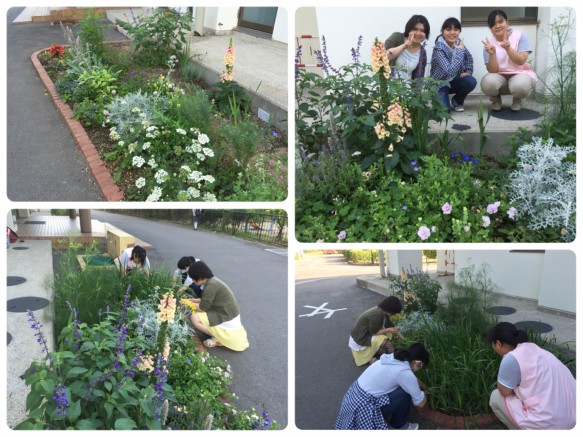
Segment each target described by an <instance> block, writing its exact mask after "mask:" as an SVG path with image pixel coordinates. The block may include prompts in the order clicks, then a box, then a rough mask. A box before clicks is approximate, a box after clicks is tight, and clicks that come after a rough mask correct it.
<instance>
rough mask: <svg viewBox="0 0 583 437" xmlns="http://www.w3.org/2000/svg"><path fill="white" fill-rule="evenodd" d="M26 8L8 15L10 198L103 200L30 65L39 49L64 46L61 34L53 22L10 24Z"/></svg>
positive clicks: (117, 35) (112, 35) (110, 32)
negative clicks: (57, 45)
mask: <svg viewBox="0 0 583 437" xmlns="http://www.w3.org/2000/svg"><path fill="white" fill-rule="evenodd" d="M22 9H24V8H10V9H9V10H8V12H7V14H6V26H7V45H6V47H7V52H6V61H7V63H6V65H7V67H6V78H7V84H8V86H7V91H6V92H7V94H6V97H7V99H6V100H7V111H6V113H7V116H6V117H7V118H6V122H7V142H6V149H7V194H8V198H9V199H10V200H12V201H29V202H31V201H61V200H65V201H101V200H103V199H102V196H101V192H100V190H99V188H98V187H97V186H96V185H95V184H94V182H93V178H92V176H91V175H90V173H89V172H88V169H87V164H86V162H85V159H84V158H83V156H82V155H81V153H80V152H79V150H78V149H77V145H76V144H75V142H74V141H73V138H72V137H71V134H70V133H69V131H68V129H67V126H66V124H65V123H64V121H63V119H62V118H61V116H60V115H59V113H58V111H57V109H56V108H55V105H54V104H53V102H52V100H51V99H50V97H49V96H48V95H47V93H46V90H45V88H44V86H43V85H42V83H41V81H40V79H39V77H38V74H37V72H36V70H35V69H34V67H33V66H32V62H31V60H30V56H31V55H32V54H33V53H34V52H36V51H37V50H40V49H44V48H47V47H50V46H52V45H53V44H65V43H66V41H65V37H64V36H63V31H62V29H61V28H60V26H51V24H50V23H31V24H12V21H13V20H14V19H15V18H16V17H17V16H18V14H19V13H20V12H21V11H22ZM78 28H79V26H75V27H74V29H75V31H77V29H78ZM105 34H106V36H105V38H106V40H112V39H125V37H124V36H123V35H122V34H121V33H119V32H116V31H114V30H113V29H108V30H107V31H106V32H105Z"/></svg>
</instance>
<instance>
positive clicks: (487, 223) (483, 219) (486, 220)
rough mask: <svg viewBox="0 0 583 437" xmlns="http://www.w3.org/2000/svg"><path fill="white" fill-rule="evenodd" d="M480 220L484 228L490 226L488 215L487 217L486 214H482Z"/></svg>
mask: <svg viewBox="0 0 583 437" xmlns="http://www.w3.org/2000/svg"><path fill="white" fill-rule="evenodd" d="M482 221H483V222H484V223H483V224H482V226H484V227H485V228H487V227H488V226H490V217H488V216H487V215H483V216H482Z"/></svg>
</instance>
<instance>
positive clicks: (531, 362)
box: [488, 322, 576, 429]
mask: <svg viewBox="0 0 583 437" xmlns="http://www.w3.org/2000/svg"><path fill="white" fill-rule="evenodd" d="M488 341H490V343H491V344H492V348H493V349H494V351H495V352H496V353H497V354H498V355H500V356H501V357H502V361H501V362H500V368H499V370H498V388H497V389H496V390H494V391H493V392H492V394H491V396H490V407H491V408H492V410H493V411H494V414H496V416H498V419H500V420H501V421H502V422H503V423H504V424H505V425H506V426H507V427H508V428H509V429H571V428H573V427H574V426H575V421H576V408H575V399H576V395H575V387H576V383H575V378H574V377H573V375H572V374H571V372H570V371H569V369H568V368H567V367H566V366H565V365H564V364H563V363H562V362H561V361H559V359H558V358H557V357H555V356H554V355H553V354H552V353H550V352H548V351H546V350H544V349H542V348H540V347H539V346H537V345H536V344H534V343H530V342H529V341H528V335H527V334H526V332H525V331H522V330H520V329H517V328H516V326H514V325H513V324H512V323H508V322H501V323H498V324H497V325H496V326H494V328H492V330H491V331H490V333H489V334H488Z"/></svg>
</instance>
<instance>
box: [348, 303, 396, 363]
mask: <svg viewBox="0 0 583 437" xmlns="http://www.w3.org/2000/svg"><path fill="white" fill-rule="evenodd" d="M401 309H402V305H401V301H400V300H399V299H398V298H397V297H395V296H389V297H387V298H386V299H384V300H383V301H382V302H381V303H379V304H378V305H377V306H376V307H374V308H370V309H368V310H366V311H365V312H364V313H362V314H361V315H360V316H359V317H358V319H357V320H356V323H355V324H354V327H353V328H352V331H351V332H350V339H349V340H348V346H349V347H350V349H351V350H352V356H353V357H354V361H355V363H356V365H357V366H362V365H364V364H367V363H369V364H372V363H374V362H375V361H376V360H377V359H378V358H379V357H380V356H381V355H382V354H384V353H391V352H393V350H394V348H393V345H392V343H391V338H392V336H393V334H398V332H399V328H396V327H394V326H393V323H392V322H391V319H390V317H391V316H392V315H394V314H399V313H400V312H401Z"/></svg>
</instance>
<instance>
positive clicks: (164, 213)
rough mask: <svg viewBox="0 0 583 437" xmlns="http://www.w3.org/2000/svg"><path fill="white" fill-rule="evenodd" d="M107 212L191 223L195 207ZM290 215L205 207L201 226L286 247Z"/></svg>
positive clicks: (200, 219)
mask: <svg viewBox="0 0 583 437" xmlns="http://www.w3.org/2000/svg"><path fill="white" fill-rule="evenodd" d="M106 211H107V212H112V213H115V214H123V215H131V216H134V217H141V218H146V219H150V220H164V221H168V222H172V223H178V224H181V225H186V226H190V227H192V225H193V220H192V215H193V214H192V209H108V210H106ZM287 220H288V218H287V214H286V212H285V211H283V210H279V209H278V210H262V211H254V210H237V209H229V210H225V209H203V210H202V215H201V217H200V218H199V221H198V228H199V229H206V230H210V231H214V232H218V233H221V234H227V235H233V236H236V237H239V238H243V239H246V240H252V241H261V242H263V243H268V244H273V245H275V246H282V247H287V244H288V221H287Z"/></svg>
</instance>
